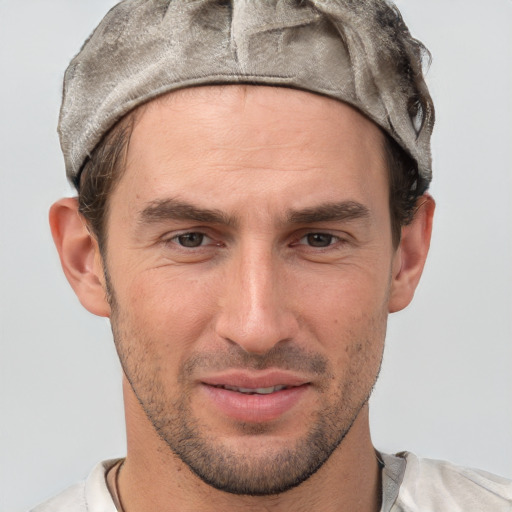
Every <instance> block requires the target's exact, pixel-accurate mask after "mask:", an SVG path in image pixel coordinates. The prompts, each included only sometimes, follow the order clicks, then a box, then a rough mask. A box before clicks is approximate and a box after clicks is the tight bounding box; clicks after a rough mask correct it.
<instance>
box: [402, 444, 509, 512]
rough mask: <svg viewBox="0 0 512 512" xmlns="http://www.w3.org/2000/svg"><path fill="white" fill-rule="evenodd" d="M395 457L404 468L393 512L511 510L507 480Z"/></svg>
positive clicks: (414, 458)
mask: <svg viewBox="0 0 512 512" xmlns="http://www.w3.org/2000/svg"><path fill="white" fill-rule="evenodd" d="M398 456H399V457H400V458H403V459H405V461H406V467H405V473H404V475H403V480H402V485H401V486H400V491H399V494H398V498H397V500H396V502H395V506H396V508H393V509H392V510H393V511H395V510H396V511H397V512H399V511H413V510H433V511H445V510H446V511H450V512H457V511H461V512H462V511H464V512H473V511H474V512H477V511H482V510H492V511H494V512H501V511H503V512H505V511H506V512H511V511H512V481H511V480H509V479H507V478H504V477H501V476H498V475H493V474H491V473H487V472H486V471H481V470H478V469H470V468H465V467H461V466H457V465H455V464H451V463H450V462H446V461H440V460H432V459H424V458H420V457H417V456H415V455H413V454H412V453H408V452H402V453H400V454H398Z"/></svg>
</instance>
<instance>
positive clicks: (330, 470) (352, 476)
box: [118, 383, 381, 512]
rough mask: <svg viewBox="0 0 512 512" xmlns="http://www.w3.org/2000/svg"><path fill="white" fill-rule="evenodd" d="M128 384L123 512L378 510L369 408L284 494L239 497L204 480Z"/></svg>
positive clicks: (120, 483) (377, 471)
mask: <svg viewBox="0 0 512 512" xmlns="http://www.w3.org/2000/svg"><path fill="white" fill-rule="evenodd" d="M128 388H129V385H127V384H126V383H125V407H126V417H127V440H128V454H127V457H126V460H125V462H124V464H123V468H122V471H121V473H120V475H119V478H118V492H119V494H120V498H121V502H122V503H123V507H124V512H149V511H153V510H159V511H160V512H178V511H179V512H189V511H190V512H192V511H197V510H201V511H204V512H210V511H211V512H214V511H218V510H223V511H226V512H230V511H232V510H233V511H234V510H240V509H243V510H248V511H252V510H254V511H260V510H269V509H272V510H273V511H276V512H279V511H285V510H286V511H289V510H294V511H297V512H301V511H306V510H308V511H310V510H315V511H319V512H331V511H332V512H334V511H336V512H340V511H350V512H358V511H361V512H362V511H364V512H368V511H378V510H380V501H381V477H380V468H379V465H378V462H377V459H376V456H375V451H374V448H373V446H372V443H371V439H370V433H369V420H368V406H367V405H366V406H365V407H363V409H362V410H361V412H360V413H359V415H358V417H357V418H356V420H355V422H354V424H353V425H352V428H351V429H350V431H349V432H348V434H347V435H346V437H345V438H344V440H343V441H342V443H341V444H340V446H339V447H338V448H337V449H336V450H335V451H334V452H333V454H332V455H331V456H330V458H329V459H328V460H327V462H326V463H325V464H324V465H323V466H322V467H321V468H320V469H319V470H318V471H317V472H316V473H315V474H313V475H312V476H311V477H310V478H309V479H308V480H306V481H305V482H303V483H302V484H300V485H299V486H297V487H295V488H293V489H291V490H289V491H287V492H284V493H282V494H279V495H272V496H258V497H252V496H239V495H234V494H229V493H226V492H223V491H219V490H217V489H215V488H213V487H211V486H209V485H207V484H206V483H204V482H203V481H202V480H200V479H199V478H198V477H197V476H196V475H195V474H194V473H192V471H190V469H189V468H188V466H186V465H185V464H184V463H183V462H182V461H181V460H180V459H179V458H178V457H176V456H175V455H174V454H173V453H172V452H171V451H170V449H169V448H168V447H167V445H166V444H165V443H164V442H163V441H162V440H161V439H160V437H159V436H158V435H157V434H156V432H155V430H154V428H153V426H152V425H151V424H150V423H149V421H148V420H147V418H146V416H145V414H144V412H143V411H142V410H141V407H140V405H139V403H138V401H137V400H136V398H135V397H134V396H133V393H132V391H131V389H128Z"/></svg>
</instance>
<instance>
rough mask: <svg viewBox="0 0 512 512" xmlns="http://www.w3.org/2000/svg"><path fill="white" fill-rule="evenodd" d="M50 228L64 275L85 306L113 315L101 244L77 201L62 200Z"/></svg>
mask: <svg viewBox="0 0 512 512" xmlns="http://www.w3.org/2000/svg"><path fill="white" fill-rule="evenodd" d="M50 227H51V230H52V235H53V240H54V242H55V246H56V247H57V251H58V252H59V256H60V262H61V265H62V269H63V270H64V274H65V275H66V277H67V279H68V281H69V284H71V287H72V288H73V290H74V291H75V293H76V295H77V297H78V299H79V300H80V302H81V304H82V305H83V306H84V307H85V308H86V309H87V310H88V311H90V312H91V313H94V314H95V315H98V316H110V306H109V304H108V301H107V294H106V287H105V279H104V274H103V265H102V259H101V254H100V251H99V247H98V243H97V241H96V239H95V238H94V237H93V236H92V235H91V233H90V232H89V230H88V229H87V226H86V223H85V220H84V219H83V217H82V216H81V215H80V213H79V212H78V202H77V199H76V198H64V199H61V200H60V201H57V202H56V203H55V204H54V205H53V206H52V207H51V208H50Z"/></svg>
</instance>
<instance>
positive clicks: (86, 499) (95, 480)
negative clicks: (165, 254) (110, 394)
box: [31, 452, 512, 512]
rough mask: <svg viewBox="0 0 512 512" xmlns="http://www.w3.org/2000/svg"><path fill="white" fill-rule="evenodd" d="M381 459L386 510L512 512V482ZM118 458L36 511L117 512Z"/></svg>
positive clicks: (441, 465)
mask: <svg viewBox="0 0 512 512" xmlns="http://www.w3.org/2000/svg"><path fill="white" fill-rule="evenodd" d="M381 458H382V461H383V462H384V467H383V469H382V508H381V512H512V481H511V480H508V479H506V478H503V477H500V476H497V475H493V474H491V473H486V472H485V471H480V470H477V469H468V468H463V467H460V466H455V465H453V464H451V463H449V462H445V461H439V460H431V459H422V458H420V457H416V456H415V455H413V454H412V453H408V452H402V453H399V454H397V455H386V454H381ZM116 462H117V460H107V461H104V462H101V463H100V464H98V465H97V466H96V467H95V468H94V469H93V470H92V472H91V473H90V475H89V476H88V477H87V479H86V480H85V481H84V482H81V483H79V484H76V485H73V486H72V487H69V488H68V489H67V490H65V491H64V492H62V493H61V494H59V495H58V496H56V497H54V498H52V499H50V500H49V501H47V502H45V503H43V504H42V505H39V506H38V507H36V508H34V509H32V510H31V512H117V511H116V507H115V505H114V502H113V501H112V497H111V495H110V492H109V490H108V488H107V484H106V480H105V475H106V473H107V471H108V470H109V469H110V468H111V467H112V466H113V465H114V464H115V463H116Z"/></svg>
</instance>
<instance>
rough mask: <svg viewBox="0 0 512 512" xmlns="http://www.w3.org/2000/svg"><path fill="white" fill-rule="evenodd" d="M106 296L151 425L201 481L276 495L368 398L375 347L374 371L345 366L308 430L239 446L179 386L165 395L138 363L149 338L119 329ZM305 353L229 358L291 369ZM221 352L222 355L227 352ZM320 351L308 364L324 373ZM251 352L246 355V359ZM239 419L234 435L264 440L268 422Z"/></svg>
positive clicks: (318, 459) (323, 456)
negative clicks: (281, 442)
mask: <svg viewBox="0 0 512 512" xmlns="http://www.w3.org/2000/svg"><path fill="white" fill-rule="evenodd" d="M107 283H108V279H107ZM108 298H109V302H110V305H111V310H112V315H111V325H112V332H113V335H114V341H115V344H116V348H117V351H118V354H119V357H120V360H121V365H122V368H123V371H124V374H125V376H126V378H127V380H128V382H129V384H130V386H131V388H132V390H133V392H134V394H135V396H136V397H137V400H138V401H139V404H140V405H141V407H142V408H143V410H144V412H145V414H146V416H147V418H148V420H149V421H150V423H151V424H152V425H153V428H154V429H155V431H156V433H157V434H158V435H159V437H160V438H161V439H162V440H163V441H164V442H165V444H166V445H167V446H168V447H169V449H170V450H171V451H172V453H173V454H174V455H176V456H177V457H178V458H179V459H180V460H181V461H182V462H183V463H184V464H185V465H186V466H188V468H189V469H190V470H191V471H192V472H193V473H194V474H195V475H197V476H198V477H199V478H200V479H201V480H202V481H203V482H204V483H206V484H208V485H210V486H212V487H214V488H215V489H218V490H220V491H224V492H228V493H231V494H237V495H248V496H270V495H276V494H280V493H283V492H286V491H288V490H290V489H292V488H294V487H296V486H298V485H300V484H301V483H303V482H304V481H306V480H307V479H308V478H309V477H311V476H312V475H313V474H314V473H315V472H316V471H318V469H320V468H321V467H322V466H323V465H324V464H325V463H326V461H327V460H328V459H329V457H330V456H331V455H332V453H333V452H334V451H335V450H336V449H337V448H338V447H339V446H340V444H341V443H342V441H343V439H344V438H345V436H346V435H347V434H348V432H349V431H350V428H351V427H352V425H353V423H354V421H355V420H356V419H357V417H358V415H359V413H360V412H361V410H362V409H363V407H364V406H365V405H366V404H367V402H368V400H369V398H370V395H371V392H372V390H373V387H374V385H375V382H376V381H377V378H378V374H379V371H380V362H381V359H382V353H381V355H380V356H381V357H380V360H379V361H378V363H377V365H376V371H374V372H373V373H374V375H373V378H372V379H370V380H368V382H367V384H366V386H365V387H364V388H361V386H360V380H361V375H360V371H359V370H361V364H363V365H364V364H365V363H366V361H362V362H361V363H360V364H356V365H352V366H351V367H350V368H348V369H347V372H348V373H349V375H348V376H347V378H346V379H345V380H344V383H343V384H342V385H340V386H339V389H338V392H337V394H336V397H335V399H334V400H333V399H332V397H331V398H330V399H329V398H328V397H326V403H327V404H328V405H326V406H325V407H324V408H322V409H321V410H318V411H317V412H316V413H315V415H314V417H312V418H311V420H310V424H311V427H310V428H309V430H308V431H307V433H306V434H305V435H304V436H302V437H301V438H299V439H298V440H296V441H295V442H294V444H293V445H292V446H290V445H289V443H287V445H285V446H279V447H276V446H275V445H273V444H272V443H270V446H269V448H268V449H262V450H258V451H257V453H255V450H251V451H250V453H247V452H244V453H240V451H236V450H234V449H233V448H231V447H230V446H229V445H228V444H227V443H224V442H223V441H222V440H221V439H219V438H217V437H215V436H213V435H209V429H208V427H207V426H206V425H201V422H200V421H199V420H198V419H197V418H196V417H195V416H194V414H193V411H192V407H191V404H190V394H189V393H187V392H182V393H181V395H180V396H179V397H178V398H177V399H176V400H174V401H172V402H171V400H170V393H169V390H168V389H166V386H165V385H164V383H163V382H162V380H161V379H160V378H159V377H160V375H159V372H158V371H155V370H156V369H155V368H154V366H153V365H151V364H145V362H146V361H147V354H145V353H144V350H143V349H141V348H140V347H147V346H152V343H148V342H147V341H148V340H143V339H141V336H134V333H133V332H131V333H126V332H124V331H123V328H122V321H120V312H119V308H118V305H117V303H116V300H115V296H114V294H113V291H112V288H111V286H109V294H108ZM384 330H385V327H384ZM130 338H133V340H132V343H131V344H128V343H126V340H128V339H130ZM371 341H372V340H365V341H363V342H362V343H355V344H354V348H353V350H354V352H355V353H364V352H365V349H368V348H369V347H368V345H369V344H370V343H371ZM132 347H136V350H137V348H138V349H139V350H140V353H139V350H137V353H134V350H133V349H132ZM216 356H217V358H218V359H219V360H220V359H221V358H222V359H225V357H226V355H222V354H216V355H215V354H211V355H210V354H203V355H202V357H201V356H200V357H198V358H197V359H198V360H201V361H203V363H204V361H210V362H211V361H212V357H213V358H214V359H215V357H216ZM219 356H220V357H219ZM307 356H308V354H307V353H305V352H304V351H302V350H297V349H294V348H292V349H285V350H284V351H279V352H278V353H277V354H276V353H275V352H274V353H270V352H269V353H268V354H267V355H266V356H254V357H252V356H251V355H248V356H247V355H245V356H241V358H240V357H237V356H235V357H232V358H231V359H236V360H237V364H239V363H240V359H243V360H244V366H245V367H247V368H258V369H261V368H265V367H270V366H272V365H274V366H275V362H276V360H278V361H280V362H281V364H280V367H281V368H283V367H285V368H295V369H297V366H301V365H304V363H303V362H304V358H305V357H307ZM227 357H228V360H229V359H230V356H227ZM319 357H320V356H318V357H317V358H316V361H314V362H311V363H310V364H309V366H310V368H314V367H315V365H317V367H318V365H320V366H321V365H322V364H323V365H324V375H327V380H329V379H330V378H332V377H329V375H328V374H325V370H326V369H327V368H328V361H327V360H325V359H324V360H323V362H322V361H319ZM251 360H252V362H251V363H248V361H251ZM371 363H372V364H370V367H375V362H371ZM204 364H208V363H204ZM185 366H187V365H185ZM189 366H190V364H189ZM189 370H190V368H188V369H187V370H185V368H184V369H183V371H182V372H181V377H183V375H184V374H185V373H186V371H189ZM363 373H365V372H363ZM321 399H322V397H320V400H321ZM239 427H240V435H243V436H257V437H259V438H260V442H259V443H258V445H259V446H261V445H262V444H264V442H261V439H262V438H263V441H264V436H265V435H268V434H269V430H271V429H270V428H268V427H266V426H265V425H258V424H240V426H239ZM340 449H342V447H340Z"/></svg>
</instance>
